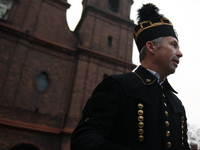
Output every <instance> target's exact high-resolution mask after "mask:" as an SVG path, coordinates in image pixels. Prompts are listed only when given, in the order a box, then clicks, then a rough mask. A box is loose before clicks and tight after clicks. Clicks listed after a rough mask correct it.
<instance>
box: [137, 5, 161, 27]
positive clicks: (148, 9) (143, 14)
mask: <svg viewBox="0 0 200 150" xmlns="http://www.w3.org/2000/svg"><path fill="white" fill-rule="evenodd" d="M163 17H164V16H163V15H162V14H159V9H158V8H157V7H156V6H155V5H154V4H151V3H148V4H145V5H143V6H142V8H140V9H139V10H138V17H137V19H138V24H139V23H140V22H143V21H147V20H151V19H154V18H163Z"/></svg>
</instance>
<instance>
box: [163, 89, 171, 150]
mask: <svg viewBox="0 0 200 150" xmlns="http://www.w3.org/2000/svg"><path fill="white" fill-rule="evenodd" d="M161 88H162V89H163V86H161ZM163 98H164V99H165V94H163ZM164 106H165V107H166V108H167V103H165V102H164ZM165 116H166V117H168V116H169V113H168V111H165ZM165 125H166V126H167V127H168V126H169V121H165ZM166 136H167V137H169V136H170V131H166ZM171 146H172V144H171V142H167V147H168V148H170V147H171Z"/></svg>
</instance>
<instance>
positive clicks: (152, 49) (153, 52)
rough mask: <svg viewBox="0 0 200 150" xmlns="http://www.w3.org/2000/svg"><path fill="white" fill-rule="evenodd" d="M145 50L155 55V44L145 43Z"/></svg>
mask: <svg viewBox="0 0 200 150" xmlns="http://www.w3.org/2000/svg"><path fill="white" fill-rule="evenodd" d="M146 48H147V50H148V51H149V52H150V53H151V54H155V44H154V43H153V42H151V41H147V42H146Z"/></svg>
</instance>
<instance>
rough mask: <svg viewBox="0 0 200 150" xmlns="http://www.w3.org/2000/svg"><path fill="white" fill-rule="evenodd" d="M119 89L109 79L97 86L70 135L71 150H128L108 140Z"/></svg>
mask: <svg viewBox="0 0 200 150" xmlns="http://www.w3.org/2000/svg"><path fill="white" fill-rule="evenodd" d="M119 88H120V87H119V86H118V85H117V83H115V82H114V81H111V80H109V79H107V80H104V81H103V82H102V83H101V84H99V85H98V86H97V88H96V89H95V90H94V92H93V94H92V97H91V98H90V99H89V100H88V101H87V103H86V106H85V108H84V110H83V116H82V118H81V120H80V122H79V123H78V125H77V127H76V129H75V130H74V132H73V133H72V136H71V150H130V149H128V148H126V147H122V146H120V145H117V144H115V143H112V142H111V141H110V140H109V134H110V132H111V130H112V127H113V125H114V124H115V121H116V119H117V115H118V112H119V101H120V90H119Z"/></svg>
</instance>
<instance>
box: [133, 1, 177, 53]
mask: <svg viewBox="0 0 200 150" xmlns="http://www.w3.org/2000/svg"><path fill="white" fill-rule="evenodd" d="M158 11H159V9H158V8H157V7H156V6H155V5H153V4H151V3H148V4H145V5H143V6H142V8H140V9H139V10H138V17H137V18H138V25H137V26H136V27H135V29H134V39H135V42H136V45H137V47H138V50H139V52H140V51H141V49H142V47H143V46H144V45H145V44H146V42H147V41H151V40H154V39H156V38H159V37H165V36H173V37H175V38H176V39H177V40H178V38H177V34H176V32H175V30H174V27H173V24H172V23H171V21H170V20H169V19H167V18H165V17H164V16H163V15H162V14H159V13H158Z"/></svg>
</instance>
